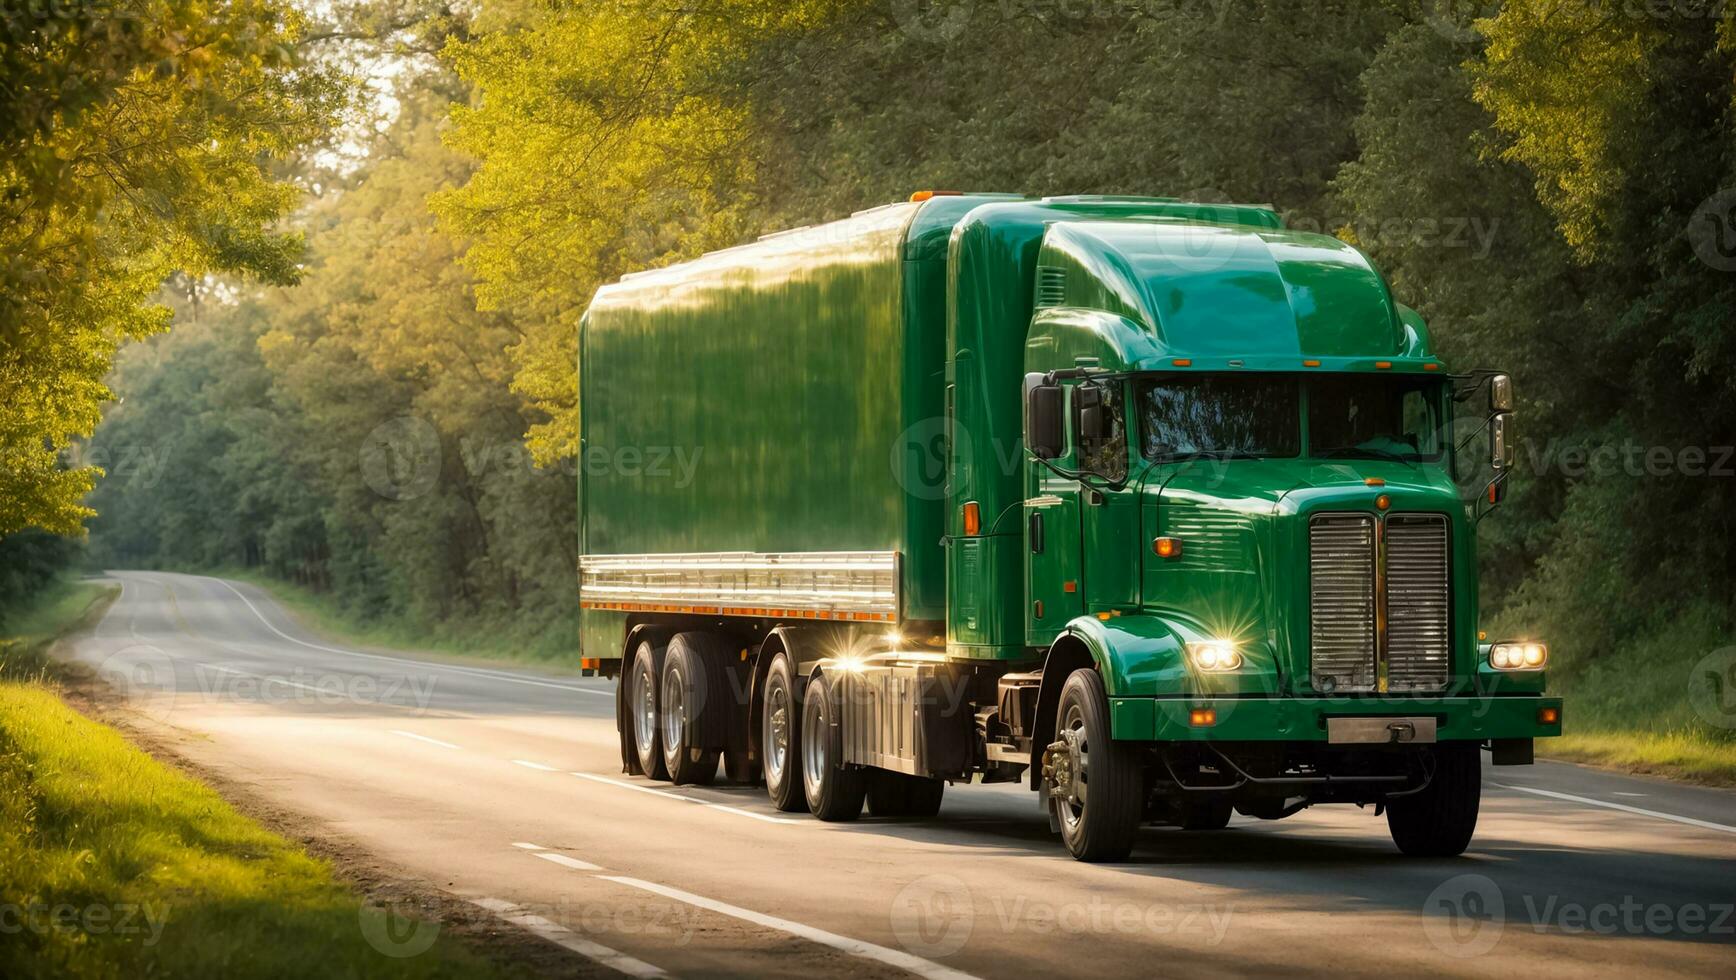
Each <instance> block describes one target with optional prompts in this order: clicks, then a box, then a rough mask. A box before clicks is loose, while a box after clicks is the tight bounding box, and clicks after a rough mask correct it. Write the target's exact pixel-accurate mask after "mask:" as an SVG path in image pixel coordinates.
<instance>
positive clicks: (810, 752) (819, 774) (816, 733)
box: [802, 684, 831, 799]
mask: <svg viewBox="0 0 1736 980" xmlns="http://www.w3.org/2000/svg"><path fill="white" fill-rule="evenodd" d="M812 693H813V695H814V696H813V697H810V698H808V704H807V709H808V710H806V711H804V712H802V783H803V785H804V786H805V787H806V788H807V791H808V798H809V799H813V798H814V797H817V796H819V795H820V786H821V784H822V783H823V782H824V781H825V778H826V769H827V768H828V767H829V766H830V764H831V760H830V759H829V758H827V752H826V750H827V748H829V746H828V745H827V741H828V740H827V738H826V733H827V731H828V730H829V729H830V728H831V719H830V718H828V717H826V692H825V689H824V688H821V687H820V686H819V685H818V684H816V685H814V690H813V692H812Z"/></svg>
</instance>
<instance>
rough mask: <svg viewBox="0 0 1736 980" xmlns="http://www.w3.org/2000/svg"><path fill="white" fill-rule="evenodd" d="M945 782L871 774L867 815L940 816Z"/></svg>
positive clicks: (887, 772)
mask: <svg viewBox="0 0 1736 980" xmlns="http://www.w3.org/2000/svg"><path fill="white" fill-rule="evenodd" d="M945 792H946V781H945V780H943V779H929V778H926V777H923V776H907V775H905V774H904V773H901V772H892V771H890V770H886V769H875V770H872V771H870V772H869V773H868V814H869V816H874V817H917V818H927V817H932V816H934V815H935V814H937V813H939V812H940V799H941V796H942V795H944V794H945Z"/></svg>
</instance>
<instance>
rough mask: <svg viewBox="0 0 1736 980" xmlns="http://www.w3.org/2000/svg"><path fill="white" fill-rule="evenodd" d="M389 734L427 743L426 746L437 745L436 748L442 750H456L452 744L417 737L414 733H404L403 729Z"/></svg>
mask: <svg viewBox="0 0 1736 980" xmlns="http://www.w3.org/2000/svg"><path fill="white" fill-rule="evenodd" d="M391 732H392V734H393V735H402V736H403V737H405V738H413V739H415V740H416V741H418V742H427V743H428V744H429V745H438V746H440V747H441V748H443V749H455V748H458V746H456V745H453V744H452V743H451V742H442V741H440V740H439V739H437V738H429V737H428V736H426V735H418V734H416V733H415V732H407V731H404V730H403V729H401V728H394V729H391Z"/></svg>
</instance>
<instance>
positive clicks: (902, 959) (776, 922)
mask: <svg viewBox="0 0 1736 980" xmlns="http://www.w3.org/2000/svg"><path fill="white" fill-rule="evenodd" d="M598 877H600V878H601V879H602V880H604V881H612V882H615V883H616V884H618V885H626V886H627V887H629V888H637V889H640V890H641V891H648V892H650V893H652V894H653V895H662V896H663V897H664V898H672V899H674V900H675V901H677V902H684V903H686V904H688V905H692V906H695V907H696V908H702V909H706V910H708V911H711V912H716V913H718V914H719V915H727V916H729V917H731V918H734V919H741V920H742V921H744V922H752V923H753V924H754V925H758V926H764V927H765V928H767V929H776V930H778V931H779V932H787V933H789V934H790V935H792V936H797V937H800V938H802V939H806V940H808V941H809V942H814V943H819V944H820V945H822V946H830V947H832V948H833V949H836V950H840V951H842V952H845V953H849V954H850V955H852V956H860V957H862V958H863V959H868V960H873V961H875V962H877V963H884V964H886V965H887V966H891V967H896V968H898V969H900V970H905V971H907V972H909V973H914V974H916V975H917V976H919V977H925V978H927V980H976V978H975V977H972V976H971V975H970V974H968V973H964V972H961V971H959V970H954V969H952V968H951V967H947V966H942V965H940V964H939V963H936V962H934V961H933V960H925V959H923V958H922V957H920V956H913V955H911V954H910V953H906V952H904V951H903V950H900V949H891V948H888V947H886V946H877V945H875V944H874V943H870V942H865V941H864V940H861V939H851V938H850V937H848V936H840V935H838V934H837V933H834V932H827V931H826V930H824V929H816V928H814V927H813V926H805V925H803V924H801V923H800V922H791V921H790V920H789V919H780V918H778V917H777V916H775V915H766V914H765V913H764V912H755V911H753V910H752V909H744V908H741V907H740V906H737V905H730V904H729V903H727V902H719V901H717V900H716V899H712V898H706V897H705V896H703V895H695V894H693V893H692V892H684V891H682V890H681V889H679V888H670V887H668V886H667V885H658V884H654V883H652V882H649V881H641V880H639V879H638V878H626V877H621V876H617V875H599V876H598Z"/></svg>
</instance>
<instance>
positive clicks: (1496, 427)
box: [1489, 415, 1513, 470]
mask: <svg viewBox="0 0 1736 980" xmlns="http://www.w3.org/2000/svg"><path fill="white" fill-rule="evenodd" d="M1511 418H1512V416H1511V415H1497V416H1495V417H1494V418H1492V419H1490V420H1489V465H1490V467H1492V468H1494V469H1497V470H1506V469H1509V468H1510V467H1512V465H1513V439H1512V436H1511V435H1510V434H1509V433H1508V432H1507V421H1508V420H1509V419H1511Z"/></svg>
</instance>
